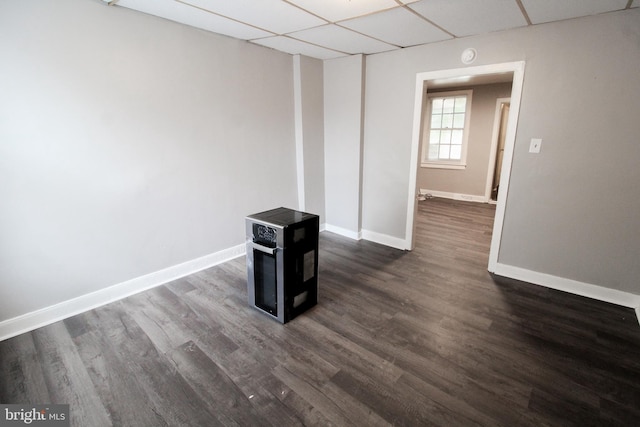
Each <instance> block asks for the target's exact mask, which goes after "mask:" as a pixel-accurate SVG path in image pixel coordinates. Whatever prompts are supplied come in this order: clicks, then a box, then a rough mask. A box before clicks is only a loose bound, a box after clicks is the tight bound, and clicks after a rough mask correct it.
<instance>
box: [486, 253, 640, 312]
mask: <svg viewBox="0 0 640 427" xmlns="http://www.w3.org/2000/svg"><path fill="white" fill-rule="evenodd" d="M494 273H495V274H496V275H498V276H503V277H508V278H510V279H516V280H521V281H524V282H528V283H532V284H534V285H539V286H544V287H546V288H551V289H556V290H558V291H564V292H569V293H571V294H575V295H580V296H583V297H587V298H592V299H596V300H599V301H603V302H608V303H611V304H616V305H619V306H622V307H628V308H633V309H634V310H635V312H636V316H637V317H638V322H640V295H636V294H632V293H630V292H625V291H620V290H617V289H611V288H605V287H604V286H598V285H594V284H591V283H584V282H579V281H577V280H572V279H567V278H564V277H558V276H553V275H551V274H546V273H540V272H537V271H533V270H527V269H525V268H521V267H515V266H512V265H507V264H502V263H500V262H498V263H497V264H496V269H495V272H494Z"/></svg>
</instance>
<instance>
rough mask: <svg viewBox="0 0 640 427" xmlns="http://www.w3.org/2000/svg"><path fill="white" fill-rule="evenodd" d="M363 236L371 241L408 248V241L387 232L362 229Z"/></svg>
mask: <svg viewBox="0 0 640 427" xmlns="http://www.w3.org/2000/svg"><path fill="white" fill-rule="evenodd" d="M362 238H363V239H365V240H369V241H371V242H375V243H380V244H381V245H385V246H391V247H392V248H396V249H402V250H408V249H409V248H408V246H407V241H406V240H404V239H399V238H397V237H393V236H389V235H387V234H382V233H376V232H375V231H369V230H362Z"/></svg>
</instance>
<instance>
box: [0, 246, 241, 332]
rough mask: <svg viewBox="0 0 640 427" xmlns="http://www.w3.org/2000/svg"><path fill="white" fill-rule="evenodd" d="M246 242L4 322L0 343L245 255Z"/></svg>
mask: <svg viewBox="0 0 640 427" xmlns="http://www.w3.org/2000/svg"><path fill="white" fill-rule="evenodd" d="M245 253H246V245H245V244H244V243H242V244H240V245H237V246H233V247H230V248H227V249H223V250H221V251H218V252H214V253H212V254H209V255H205V256H202V257H200V258H196V259H193V260H190V261H186V262H184V263H181V264H177V265H174V266H172V267H168V268H165V269H162V270H158V271H155V272H153V273H149V274H146V275H144V276H140V277H136V278H134V279H131V280H127V281H125V282H122V283H118V284H115V285H112V286H109V287H107V288H104V289H100V290H98V291H95V292H91V293H88V294H85V295H81V296H79V297H76V298H72V299H70V300H67V301H63V302H61V303H58V304H54V305H52V306H49V307H45V308H41V309H39V310H36V311H32V312H29V313H25V314H22V315H19V316H16V317H13V318H11V319H7V320H4V321H1V322H0V341H4V340H6V339H9V338H11V337H14V336H16V335H20V334H22V333H25V332H30V331H33V330H35V329H38V328H40V327H43V326H47V325H49V324H51V323H54V322H57V321H59V320H64V319H66V318H69V317H72V316H75V315H76V314H80V313H84V312H85V311H89V310H92V309H94V308H98V307H101V306H103V305H106V304H109V303H112V302H115V301H118V300H121V299H123V298H126V297H128V296H131V295H134V294H137V293H140V292H142V291H146V290H148V289H152V288H155V287H157V286H161V285H164V284H165V283H168V282H171V281H172V280H176V279H180V278H182V277H185V276H188V275H190V274H193V273H197V272H198V271H201V270H204V269H207V268H210V267H213V266H215V265H218V264H222V263H224V262H226V261H229V260H231V259H234V258H237V257H240V256H243V255H245Z"/></svg>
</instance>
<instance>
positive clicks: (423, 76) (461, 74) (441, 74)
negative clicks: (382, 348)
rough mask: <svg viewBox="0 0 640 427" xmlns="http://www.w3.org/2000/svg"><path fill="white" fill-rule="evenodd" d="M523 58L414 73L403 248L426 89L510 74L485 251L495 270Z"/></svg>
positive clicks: (411, 221)
mask: <svg viewBox="0 0 640 427" xmlns="http://www.w3.org/2000/svg"><path fill="white" fill-rule="evenodd" d="M524 68H525V62H524V61H516V62H504V63H499V64H489V65H480V66H476V67H467V68H454V69H449V70H437V71H426V72H421V73H417V74H416V91H415V103H414V111H413V134H412V142H411V163H410V168H409V188H408V196H409V197H408V200H407V222H406V231H405V236H406V239H405V245H406V249H409V250H411V249H413V248H414V247H415V242H414V235H415V225H416V216H417V215H416V214H417V210H418V204H417V203H416V200H417V194H418V191H419V189H418V188H417V181H418V170H419V169H418V168H419V164H420V143H421V133H422V116H423V114H422V108H423V106H424V103H425V102H426V96H425V94H426V89H427V87H428V82H429V81H431V80H442V79H464V78H466V77H473V76H481V75H487V74H501V73H510V72H512V73H513V83H512V86H511V107H510V111H509V123H508V124H507V134H506V138H505V146H504V154H503V160H502V170H501V178H500V182H501V187H502V188H501V191H500V192H499V193H498V203H497V206H496V215H495V220H494V223H493V234H492V237H491V248H490V250H489V265H488V266H487V269H488V270H489V271H490V272H495V269H496V265H497V263H498V255H499V253H500V242H501V240H502V226H503V224H504V216H505V207H506V202H507V197H508V195H509V181H510V177H511V164H512V160H513V151H514V146H515V139H516V130H517V126H518V116H519V114H520V99H521V97H522V87H523V83H524Z"/></svg>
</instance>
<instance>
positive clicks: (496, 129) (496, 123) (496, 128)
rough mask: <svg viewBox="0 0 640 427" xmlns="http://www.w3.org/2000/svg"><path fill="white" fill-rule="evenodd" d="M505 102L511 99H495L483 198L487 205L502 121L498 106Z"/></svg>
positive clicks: (496, 158)
mask: <svg viewBox="0 0 640 427" xmlns="http://www.w3.org/2000/svg"><path fill="white" fill-rule="evenodd" d="M507 102H511V98H498V99H496V112H495V115H494V116H493V131H492V132H493V133H492V134H491V148H490V151H489V153H490V154H489V169H488V170H487V185H486V186H485V189H484V197H485V201H486V202H487V203H488V202H489V201H490V200H491V190H492V188H491V187H492V186H493V176H494V175H495V170H494V169H495V168H496V161H497V160H498V137H499V136H500V123H501V121H502V120H501V118H502V110H501V109H500V106H501V105H502V104H503V103H507ZM507 120H508V118H507Z"/></svg>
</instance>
